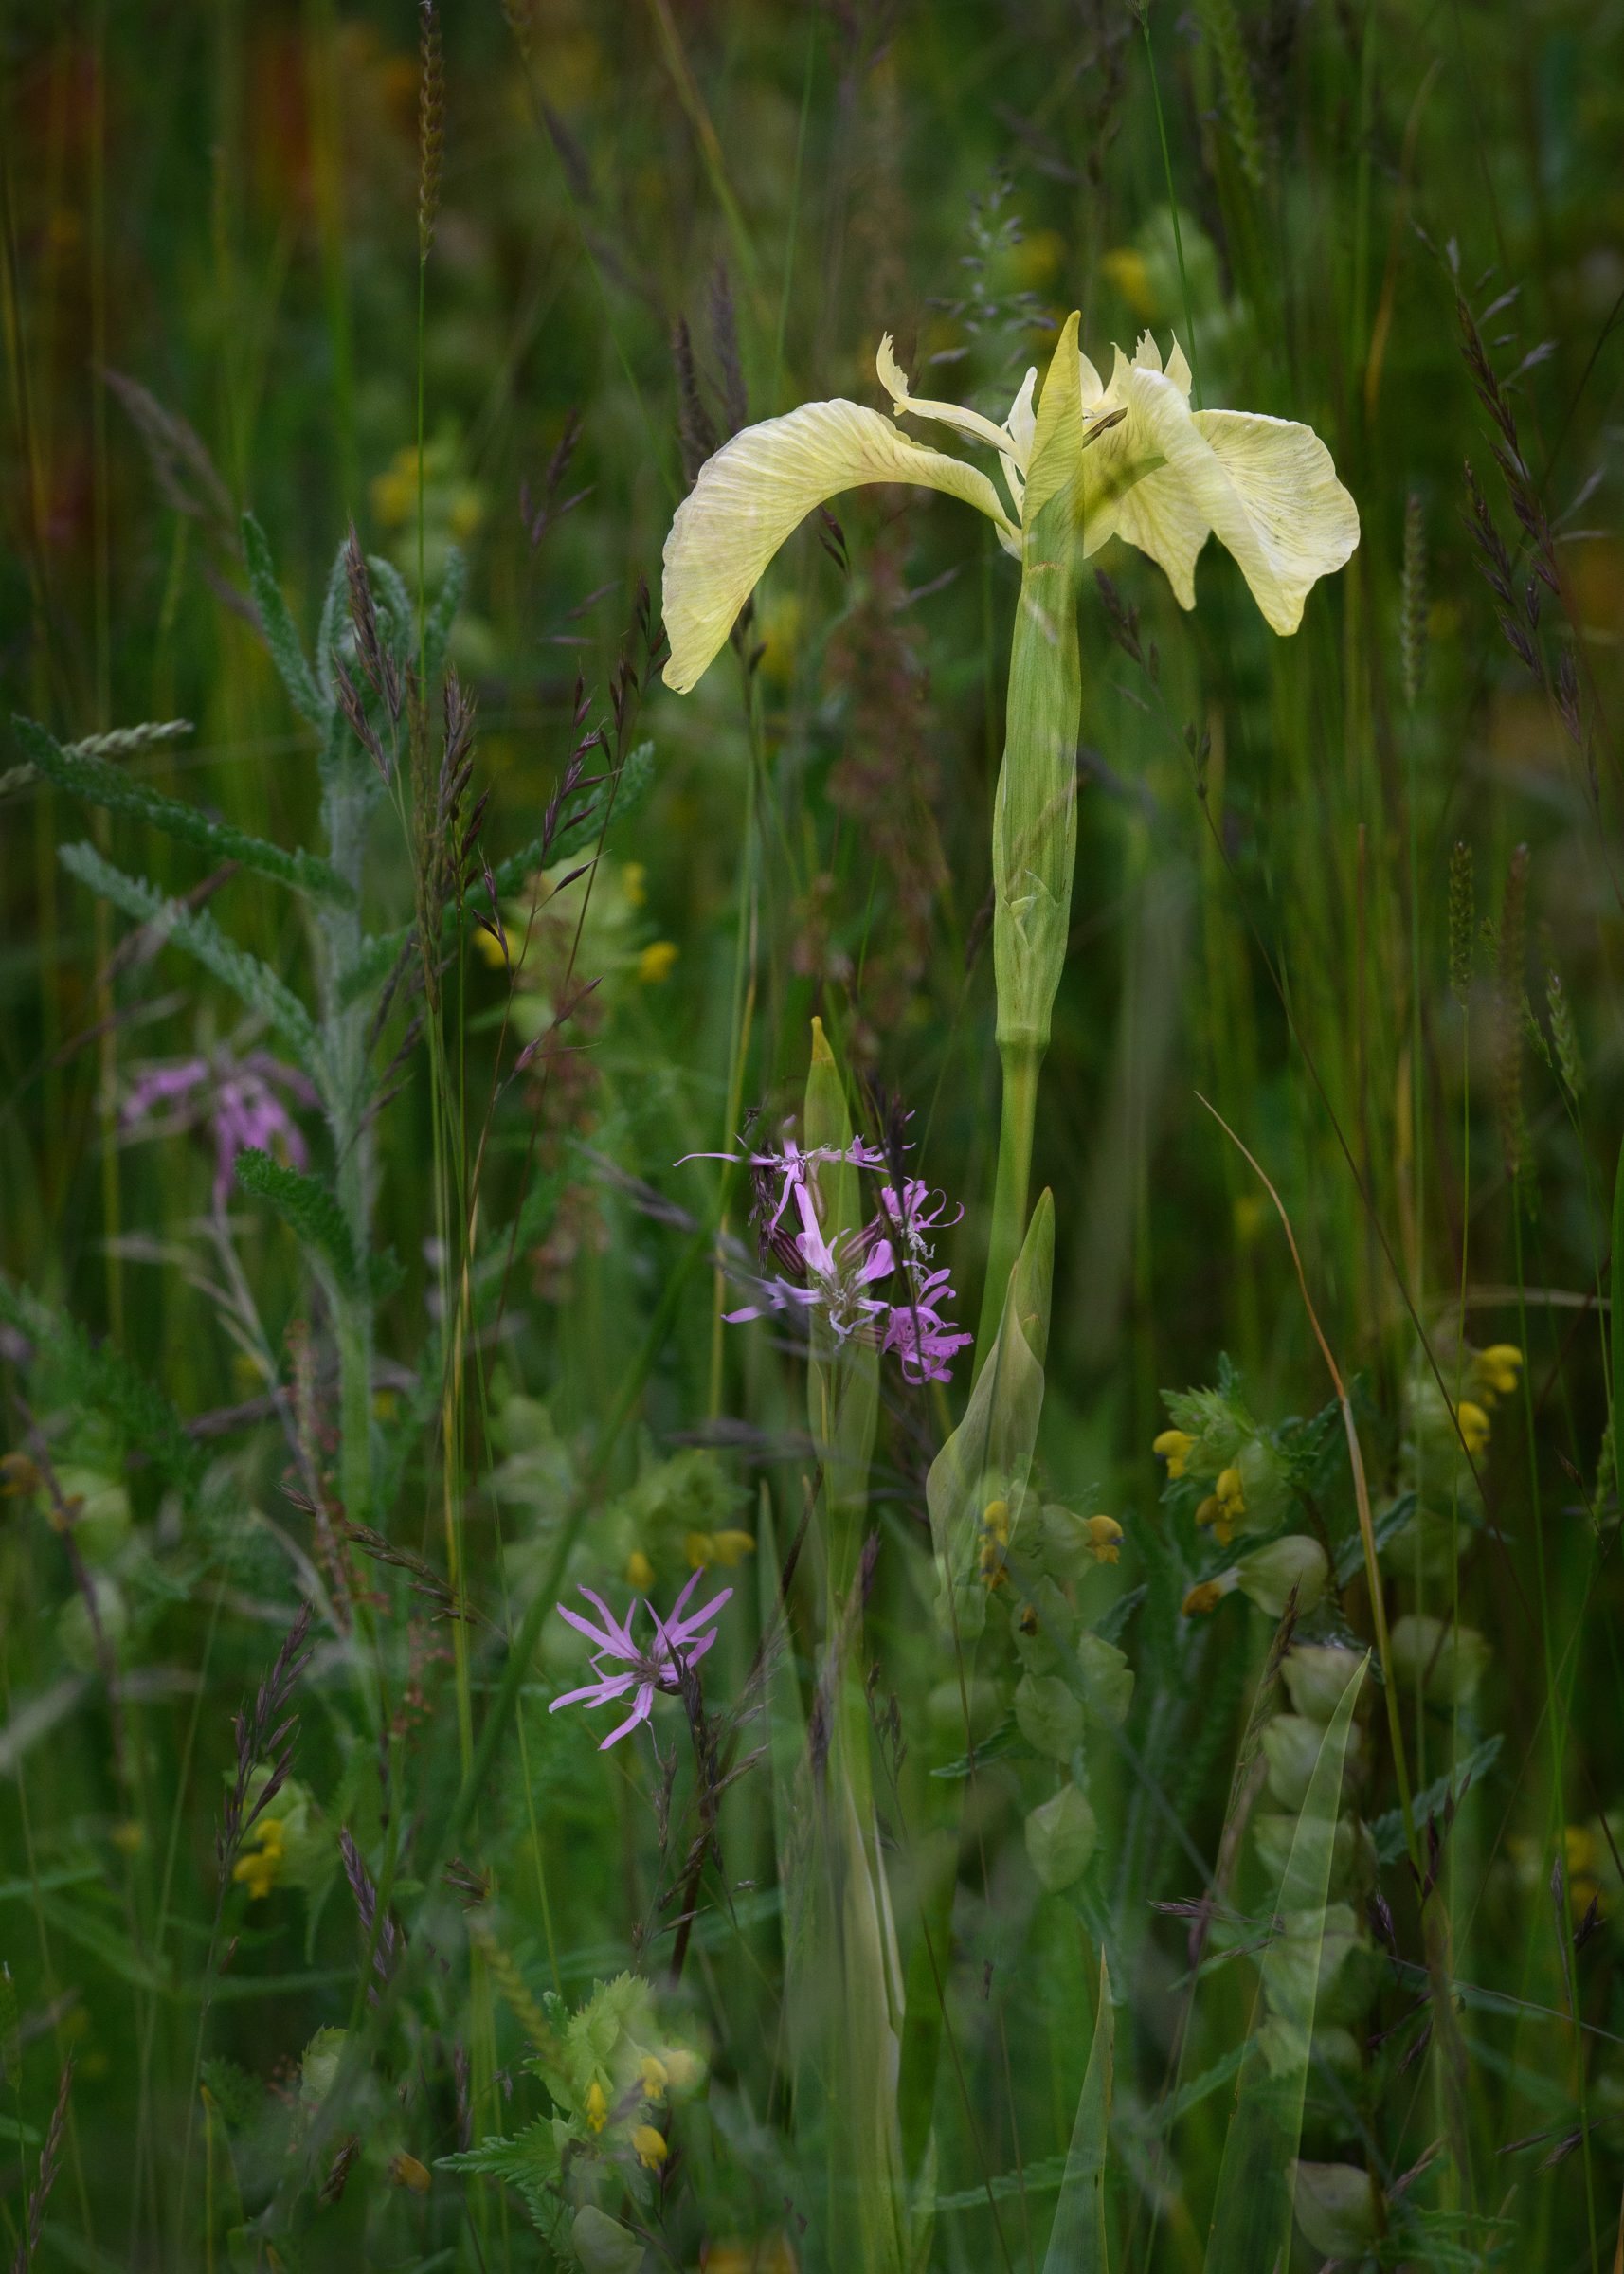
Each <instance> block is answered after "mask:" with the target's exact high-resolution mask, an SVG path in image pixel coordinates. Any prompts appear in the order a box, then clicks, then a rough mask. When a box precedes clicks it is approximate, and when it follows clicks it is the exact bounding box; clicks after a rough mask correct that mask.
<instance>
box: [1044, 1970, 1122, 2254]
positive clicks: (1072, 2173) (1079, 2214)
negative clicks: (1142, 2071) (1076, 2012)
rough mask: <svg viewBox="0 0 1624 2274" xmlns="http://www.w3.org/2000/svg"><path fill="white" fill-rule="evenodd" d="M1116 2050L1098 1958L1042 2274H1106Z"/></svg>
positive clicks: (1106, 1977) (1106, 1985)
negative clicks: (1096, 2002)
mask: <svg viewBox="0 0 1624 2274" xmlns="http://www.w3.org/2000/svg"><path fill="white" fill-rule="evenodd" d="M1115 2046H1116V2015H1115V2012H1114V2010H1113V2008H1112V2006H1111V2002H1110V1974H1109V1973H1108V1971H1107V1969H1106V1962H1105V1957H1104V1954H1103V1953H1102V1954H1101V1957H1100V2010H1099V2015H1098V2018H1097V2019H1096V2021H1095V2023H1094V2041H1093V2045H1092V2048H1091V2049H1090V2052H1089V2066H1088V2071H1087V2073H1086V2075H1085V2076H1084V2078H1083V2089H1082V2093H1081V2096H1080V2097H1079V2099H1078V2102H1077V2119H1076V2121H1075V2123H1074V2125H1073V2126H1072V2145H1071V2148H1070V2150H1069V2151H1068V2153H1067V2157H1066V2176H1065V2177H1064V2179H1062V2180H1061V2182H1060V2200H1059V2202H1058V2203H1057V2204H1056V2206H1055V2224H1054V2226H1053V2227H1052V2228H1051V2229H1050V2230H1049V2249H1048V2253H1047V2255H1046V2256H1045V2258H1044V2261H1043V2274H1110V2262H1109V2260H1108V2258H1107V2255H1106V2231H1105V2166H1106V2148H1107V2143H1108V2140H1109V2139H1110V2084H1111V2067H1112V2059H1113V2054H1114V2050H1115Z"/></svg>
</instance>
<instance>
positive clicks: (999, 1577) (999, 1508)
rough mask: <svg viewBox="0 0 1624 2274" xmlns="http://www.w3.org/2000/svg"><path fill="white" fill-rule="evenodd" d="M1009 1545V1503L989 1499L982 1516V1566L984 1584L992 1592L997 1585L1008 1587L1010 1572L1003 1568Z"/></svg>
mask: <svg viewBox="0 0 1624 2274" xmlns="http://www.w3.org/2000/svg"><path fill="white" fill-rule="evenodd" d="M1008 1545H1009V1503H1008V1501H1006V1500H989V1501H988V1502H987V1505H986V1509H985V1512H984V1513H983V1517H982V1547H981V1558H980V1567H981V1576H982V1584H983V1587H985V1588H986V1589H987V1591H988V1593H989V1594H990V1593H991V1591H992V1590H993V1589H994V1588H995V1587H1007V1586H1008V1584H1009V1574H1008V1572H1007V1571H1005V1569H1004V1568H1003V1557H1004V1550H1005V1549H1006V1548H1007V1547H1008Z"/></svg>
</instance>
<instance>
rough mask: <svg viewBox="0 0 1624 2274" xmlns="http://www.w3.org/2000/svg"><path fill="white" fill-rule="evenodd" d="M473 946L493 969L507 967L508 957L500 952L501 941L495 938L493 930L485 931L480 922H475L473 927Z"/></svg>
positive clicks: (501, 969)
mask: <svg viewBox="0 0 1624 2274" xmlns="http://www.w3.org/2000/svg"><path fill="white" fill-rule="evenodd" d="M474 946H475V947H476V948H477V949H478V953H479V954H480V955H482V956H483V957H484V959H485V962H486V963H487V964H488V965H489V966H490V967H491V969H492V970H493V971H505V970H506V969H507V967H508V959H507V957H506V956H505V955H504V954H503V953H502V943H501V941H500V940H498V939H497V937H496V933H495V932H494V931H487V930H486V929H485V927H484V926H483V925H482V924H476V925H475V927H474Z"/></svg>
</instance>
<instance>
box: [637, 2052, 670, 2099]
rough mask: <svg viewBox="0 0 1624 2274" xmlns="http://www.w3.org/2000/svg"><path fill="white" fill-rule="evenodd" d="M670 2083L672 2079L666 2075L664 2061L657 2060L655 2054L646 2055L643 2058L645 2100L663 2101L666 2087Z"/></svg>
mask: <svg viewBox="0 0 1624 2274" xmlns="http://www.w3.org/2000/svg"><path fill="white" fill-rule="evenodd" d="M669 2082H670V2079H669V2077H668V2076H667V2074H666V2067H665V2063H664V2062H663V2061H659V2060H657V2059H656V2058H655V2056H654V2054H653V2053H645V2054H644V2055H643V2057H642V2090H643V2098H644V2100H648V2101H659V2100H662V2099H663V2098H664V2096H665V2087H666V2085H667V2084H668V2083H669Z"/></svg>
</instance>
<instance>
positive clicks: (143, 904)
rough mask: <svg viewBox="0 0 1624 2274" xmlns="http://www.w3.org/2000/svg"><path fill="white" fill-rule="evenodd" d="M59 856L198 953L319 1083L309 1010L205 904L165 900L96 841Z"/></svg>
mask: <svg viewBox="0 0 1624 2274" xmlns="http://www.w3.org/2000/svg"><path fill="white" fill-rule="evenodd" d="M61 859H62V865H63V868H64V869H66V871H67V872H68V875H70V876H76V877H77V878H78V879H79V881H80V883H81V884H82V885H83V886H84V887H85V888H86V890H87V891H89V892H92V893H99V895H100V896H101V898H103V899H105V900H111V901H112V903H113V905H114V907H115V908H119V909H122V910H123V911H124V913H125V914H126V915H127V916H133V917H134V918H135V921H136V922H137V923H138V924H147V925H151V926H152V927H153V930H154V932H155V933H156V934H157V935H158V936H159V937H160V938H161V939H164V940H172V941H174V943H175V944H176V946H177V947H184V948H186V949H187V950H188V952H189V954H191V955H193V956H195V957H196V959H197V961H198V962H199V963H200V964H201V965H202V966H204V968H205V970H207V971H210V972H212V973H213V975H214V977H215V978H216V979H218V980H221V981H223V982H224V984H226V986H228V987H229V988H230V989H231V991H232V993H233V994H234V995H236V996H237V998H238V999H239V1001H240V1002H244V1003H246V1005H247V1006H248V1008H249V1009H250V1010H251V1011H258V1012H259V1014H260V1016H261V1017H262V1019H265V1020H268V1021H269V1022H270V1024H271V1025H272V1026H274V1027H275V1028H276V1030H277V1032H278V1034H279V1035H280V1037H281V1038H282V1040H283V1041H284V1042H285V1043H286V1044H287V1045H288V1047H289V1049H290V1050H292V1051H293V1053H294V1055H295V1056H296V1057H297V1058H298V1062H299V1064H300V1065H301V1066H302V1067H303V1068H304V1069H305V1071H306V1072H307V1073H308V1074H312V1075H314V1076H315V1077H316V1079H317V1080H318V1081H319V1079H320V1076H321V1074H322V1071H323V1069H322V1053H321V1044H320V1041H319V1039H318V1038H317V1035H316V1027H315V1025H314V1024H313V1022H312V1020H311V1017H310V1013H309V1012H308V1011H307V1010H306V1009H305V1007H304V1005H303V1003H302V1002H299V1000H298V996H297V995H295V994H294V992H293V990H292V989H291V988H290V987H288V986H287V985H286V984H284V982H283V981H281V980H280V979H279V978H278V977H277V975H276V973H275V972H274V971H273V970H271V969H270V967H269V966H267V965H265V964H262V963H261V962H260V961H259V959H258V957H257V956H252V955H249V954H248V953H247V952H246V950H245V949H244V948H242V947H238V946H237V945H236V943H235V941H233V940H229V939H227V938H226V934H225V933H224V932H223V931H222V930H221V929H220V927H219V925H218V924H216V922H215V921H214V918H213V917H212V916H211V915H210V914H209V912H208V910H207V909H206V908H204V909H196V910H192V909H188V908H186V907H185V906H184V905H183V904H182V903H181V902H179V901H176V900H166V899H165V898H164V896H163V894H162V893H159V892H156V891H155V890H154V889H153V886H152V885H150V884H148V883H146V882H145V881H144V880H143V879H141V878H139V877H135V876H128V875H125V874H124V872H123V870H122V869H116V868H115V867H114V866H113V864H112V862H111V861H107V860H103V858H102V857H101V856H100V854H99V853H98V851H97V850H96V847H95V846H94V845H91V844H84V843H81V844H77V845H63V848H62V852H61Z"/></svg>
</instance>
